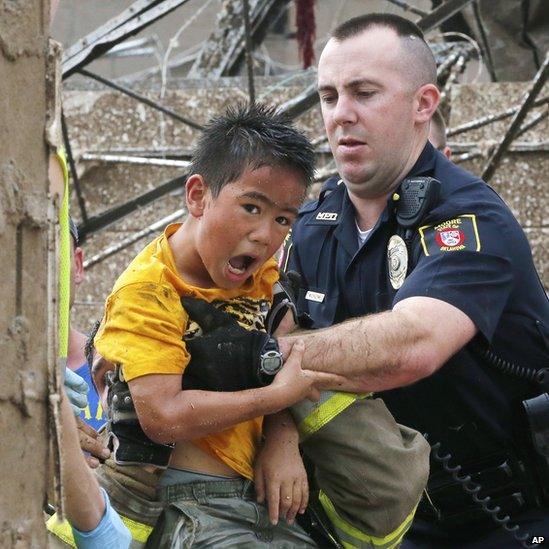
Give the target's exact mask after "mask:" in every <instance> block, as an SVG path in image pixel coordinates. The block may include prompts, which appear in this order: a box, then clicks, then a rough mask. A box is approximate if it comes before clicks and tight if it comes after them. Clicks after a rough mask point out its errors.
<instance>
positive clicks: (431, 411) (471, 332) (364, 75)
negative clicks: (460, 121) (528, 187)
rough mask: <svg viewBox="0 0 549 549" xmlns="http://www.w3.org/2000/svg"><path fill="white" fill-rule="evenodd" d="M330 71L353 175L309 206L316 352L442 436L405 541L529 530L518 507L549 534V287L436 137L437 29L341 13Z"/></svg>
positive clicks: (302, 237) (498, 538) (532, 531)
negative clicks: (431, 36) (547, 439)
mask: <svg viewBox="0 0 549 549" xmlns="http://www.w3.org/2000/svg"><path fill="white" fill-rule="evenodd" d="M318 86H319V95H320V102H321V108H322V115H323V118H324V124H325V127H326V133H327V135H328V139H329V143H330V146H331V149H332V152H333V155H334V158H335V161H336V163H337V166H338V170H339V174H340V178H341V179H340V180H331V181H328V183H327V184H326V186H325V188H324V189H323V191H322V192H321V194H320V198H319V200H318V201H316V202H313V203H312V204H309V205H307V206H305V207H304V208H302V210H301V212H300V215H299V218H298V220H297V222H296V224H295V226H294V228H293V235H292V244H291V250H290V251H289V256H288V257H287V262H288V267H289V268H290V269H294V270H296V271H298V272H299V273H300V274H301V275H302V279H303V286H302V288H301V290H300V295H299V308H300V309H301V311H303V312H306V313H308V314H309V315H310V317H311V318H312V321H313V322H314V328H317V329H318V328H320V329H322V328H324V329H322V330H320V331H319V332H314V331H313V332H312V333H311V334H310V335H309V336H308V337H304V336H303V334H300V338H304V340H305V344H306V349H305V354H304V358H303V367H304V368H308V369H315V370H321V371H326V372H337V373H339V374H340V375H341V376H343V377H344V378H345V381H343V382H342V385H341V388H342V389H348V390H353V391H357V390H362V391H375V392H377V393H378V394H380V395H381V396H382V397H383V399H384V401H385V403H386V404H387V406H388V407H389V409H390V411H391V412H392V413H393V415H394V416H395V419H396V420H397V421H398V422H400V423H403V424H405V425H409V426H411V427H413V428H416V429H418V430H420V431H421V432H423V433H425V434H426V436H427V437H428V440H429V442H430V443H431V445H432V448H433V451H432V472H431V476H430V481H429V488H428V492H429V494H428V497H427V498H425V501H423V502H422V504H421V506H420V509H419V510H418V517H419V518H417V519H416V521H415V524H414V526H413V527H412V530H411V533H410V534H409V536H408V540H407V541H405V545H406V544H408V545H407V546H409V547H422V548H423V547H452V546H456V547H457V546H459V547H466V546H471V547H472V546H476V545H477V544H478V546H479V547H480V546H481V547H507V546H513V544H514V543H515V542H514V540H513V534H512V533H509V532H508V531H505V529H504V527H503V526H505V525H506V526H507V528H508V529H509V528H511V527H512V526H513V525H514V524H518V525H519V526H520V529H519V530H518V531H516V532H515V534H514V536H515V537H519V536H521V535H523V536H526V534H527V533H529V536H528V537H529V539H528V540H527V541H530V540H531V539H532V538H533V537H534V536H536V537H537V539H539V537H543V536H544V537H545V539H549V513H548V511H549V505H548V499H547V487H548V485H549V481H548V476H547V473H548V470H547V469H548V467H547V459H546V458H545V459H544V458H543V457H542V456H541V454H540V453H539V451H538V450H537V449H536V445H535V444H533V442H532V440H533V438H536V436H537V440H538V442H539V441H541V442H539V444H538V446H540V445H543V441H542V436H541V435H540V433H542V431H543V426H544V425H545V426H546V425H547V421H548V419H547V418H548V415H549V410H548V408H549V406H548V404H547V402H548V398H547V397H546V396H545V397H544V396H541V397H539V398H536V397H537V396H538V395H542V394H543V393H545V392H546V391H547V390H548V388H547V386H545V387H544V386H543V385H542V384H541V381H542V380H543V374H544V369H545V368H548V367H549V302H548V300H547V297H546V295H545V292H544V290H543V287H542V285H541V283H540V280H539V278H538V275H537V273H536V270H535V267H534V264H533V260H532V255H531V251H530V248H529V246H528V243H527V240H526V237H525V235H524V233H523V232H522V230H521V228H520V226H519V224H518V223H517V221H516V220H515V219H514V217H513V215H512V213H511V212H510V210H509V209H508V208H507V206H506V205H505V204H504V203H503V201H502V200H501V199H500V197H499V196H498V195H497V194H496V193H495V192H494V191H493V190H492V189H491V188H490V187H488V186H487V185H486V184H485V183H484V182H483V181H481V180H480V179H478V178H477V177H475V176H473V175H472V174H470V173H468V172H465V171H464V170H462V169H460V168H458V167H457V166H455V165H454V164H452V163H451V162H449V161H448V160H447V159H446V158H445V156H444V155H443V154H442V153H440V152H438V151H436V150H435V148H434V147H433V146H432V145H431V144H430V143H428V142H427V138H428V134H429V124H430V119H431V117H432V115H433V113H434V112H435V110H436V108H437V105H438V102H439V98H440V94H439V91H438V89H437V86H436V66H435V61H434V59H433V56H432V53H431V52H430V50H429V48H428V46H427V44H426V43H425V41H424V39H423V36H422V33H421V31H420V30H419V29H418V28H417V27H416V26H415V25H414V24H412V23H411V22H409V21H407V20H405V19H402V18H400V17H397V16H394V15H389V14H369V15H365V16H362V17H358V18H355V19H352V20H349V21H347V22H345V23H343V24H342V25H340V26H339V27H338V28H337V29H336V30H335V31H334V32H333V35H332V37H331V39H330V40H329V41H328V43H327V45H326V47H325V49H324V51H323V53H322V55H321V57H320V61H319V67H318ZM434 180H436V181H434ZM422 208H423V209H422ZM344 321H345V322H344ZM334 325H335V326H334ZM292 341H293V340H292V338H280V339H279V343H280V346H281V348H282V349H283V350H285V351H287V349H288V348H289V347H290V346H291V344H292ZM527 409H528V411H529V413H527V412H526V410H527ZM544 420H545V423H544ZM458 466H459V467H460V468H458ZM465 489H467V490H468V491H469V492H472V493H468V492H467V491H466V490H465ZM473 497H474V498H475V499H476V501H477V502H476V503H475V501H473ZM486 498H489V499H486ZM481 500H482V501H483V502H484V507H485V509H484V510H482V509H481V505H480V503H479V501H481ZM496 506H498V507H499V508H500V509H499V511H498V512H496ZM506 516H508V517H510V518H509V519H505V517H506ZM498 521H499V523H502V522H503V523H504V524H503V525H501V524H498Z"/></svg>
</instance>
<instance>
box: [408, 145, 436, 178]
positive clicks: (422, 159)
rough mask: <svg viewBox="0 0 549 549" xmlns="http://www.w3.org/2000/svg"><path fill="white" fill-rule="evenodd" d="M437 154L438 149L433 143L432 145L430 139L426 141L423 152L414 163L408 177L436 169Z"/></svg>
mask: <svg viewBox="0 0 549 549" xmlns="http://www.w3.org/2000/svg"><path fill="white" fill-rule="evenodd" d="M436 154H437V151H436V149H435V148H434V147H433V145H431V143H429V141H427V143H425V147H423V150H422V151H421V154H420V155H419V157H418V159H417V160H416V163H415V164H414V165H413V167H412V169H411V170H410V171H409V172H408V175H407V176H406V177H414V176H416V175H424V174H426V173H429V172H432V171H433V170H434V169H435V159H436Z"/></svg>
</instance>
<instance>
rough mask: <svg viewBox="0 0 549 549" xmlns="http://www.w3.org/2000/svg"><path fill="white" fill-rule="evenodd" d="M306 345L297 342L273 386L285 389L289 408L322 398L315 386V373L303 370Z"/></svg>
mask: <svg viewBox="0 0 549 549" xmlns="http://www.w3.org/2000/svg"><path fill="white" fill-rule="evenodd" d="M304 350H305V344H304V343H303V341H302V340H300V339H299V340H297V341H296V342H295V343H294V344H293V347H292V350H291V352H290V356H288V360H286V362H285V363H284V365H283V366H282V368H281V370H280V371H279V372H278V374H276V376H275V378H274V381H273V383H272V385H274V386H277V387H283V388H284V395H285V397H286V399H287V406H291V405H292V404H295V403H296V402H299V401H300V400H303V399H307V400H311V401H313V402H316V401H317V400H318V399H319V398H320V392H319V391H318V389H317V388H316V386H315V383H316V378H315V375H314V374H315V372H312V371H310V370H303V369H302V368H301V361H302V360H303V352H304Z"/></svg>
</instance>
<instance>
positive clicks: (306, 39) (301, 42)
mask: <svg viewBox="0 0 549 549" xmlns="http://www.w3.org/2000/svg"><path fill="white" fill-rule="evenodd" d="M295 4H296V6H295V8H296V9H295V25H296V27H297V45H298V48H299V58H300V59H301V61H302V62H303V68H304V69H308V68H309V67H310V66H311V65H312V64H313V61H314V58H315V51H314V47H313V46H314V40H315V34H316V22H315V0H295Z"/></svg>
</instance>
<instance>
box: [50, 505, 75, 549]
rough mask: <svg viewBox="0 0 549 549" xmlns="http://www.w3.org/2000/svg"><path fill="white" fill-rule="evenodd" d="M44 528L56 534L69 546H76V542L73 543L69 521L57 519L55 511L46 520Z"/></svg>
mask: <svg viewBox="0 0 549 549" xmlns="http://www.w3.org/2000/svg"><path fill="white" fill-rule="evenodd" d="M46 529H47V530H48V531H49V532H51V533H52V534H54V535H55V536H57V537H58V538H59V539H60V540H62V541H64V542H65V543H66V544H67V545H70V546H71V547H76V543H74V536H73V535H72V528H71V525H70V524H69V521H67V520H64V521H62V522H61V521H59V520H58V519H57V513H55V514H53V515H52V516H51V517H50V518H49V519H48V520H47V521H46Z"/></svg>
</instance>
